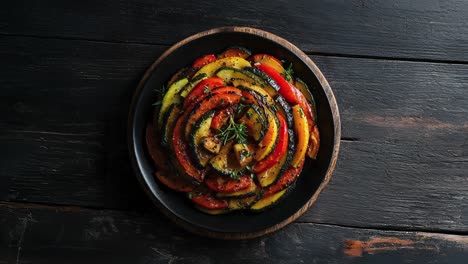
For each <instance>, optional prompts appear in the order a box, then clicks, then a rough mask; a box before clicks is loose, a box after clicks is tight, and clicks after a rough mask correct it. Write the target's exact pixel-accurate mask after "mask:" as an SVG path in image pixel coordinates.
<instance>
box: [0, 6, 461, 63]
mask: <svg viewBox="0 0 468 264" xmlns="http://www.w3.org/2000/svg"><path fill="white" fill-rule="evenodd" d="M221 10H222V12H221ZM467 12H468V4H467V3H466V1H463V0H443V1H439V0H429V1H406V0H398V1H390V2H389V1H385V0H377V1H343V0H327V1H306V0H302V1H294V2H288V3H287V4H286V3H284V2H281V1H277V2H272V1H260V2H259V1H221V2H219V1H218V2H213V1H207V0H200V1H196V2H191V1H169V2H168V1H152V0H129V1H118V2H115V1H111V0H108V1H99V2H92V1H90V2H76V3H64V2H63V1H47V2H46V3H43V2H37V1H27V0H26V1H25V0H22V1H10V2H8V3H5V5H3V7H2V9H0V33H1V34H7V35H30V36H31V35H32V36H44V37H59V38H75V39H76V38H79V39H94V40H105V41H117V42H139V43H153V44H173V43H175V42H176V41H179V40H181V39H182V38H184V37H187V36H189V35H191V34H194V33H196V32H199V31H203V30H207V29H210V28H213V27H220V26H251V27H256V28H259V29H264V30H267V31H271V32H272V33H275V34H278V35H280V36H282V37H285V38H287V39H289V40H290V41H292V42H293V43H295V44H297V45H298V46H299V47H300V48H301V49H304V50H307V51H309V52H318V53H333V54H337V53H338V54H354V55H365V56H384V57H398V58H418V59H429V60H452V61H465V62H466V61H468V53H467V52H466V50H468V42H467V41H466V39H468V27H467V26H466V13H467Z"/></svg>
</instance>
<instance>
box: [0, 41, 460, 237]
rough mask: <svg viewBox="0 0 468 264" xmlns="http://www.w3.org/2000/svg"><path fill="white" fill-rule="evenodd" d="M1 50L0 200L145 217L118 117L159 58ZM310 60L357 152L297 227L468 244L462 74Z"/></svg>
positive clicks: (130, 49)
mask: <svg viewBox="0 0 468 264" xmlns="http://www.w3.org/2000/svg"><path fill="white" fill-rule="evenodd" d="M0 47H1V48H0V53H1V56H2V58H6V59H5V61H6V62H7V63H5V66H4V67H3V71H1V72H0V87H2V96H1V97H0V109H1V110H2V111H1V114H0V126H1V127H2V129H1V130H0V146H1V147H2V148H3V149H6V150H7V151H6V152H3V153H4V154H3V155H2V159H0V162H1V170H0V181H1V182H0V183H1V184H0V194H1V195H2V197H1V200H5V201H29V202H42V203H58V204H72V205H81V206H94V207H108V208H122V209H126V208H127V209H128V208H134V207H145V206H151V205H150V204H149V203H148V202H147V199H146V198H145V197H144V196H143V194H142V193H141V191H140V189H139V187H138V186H137V183H136V179H135V178H134V177H133V175H132V173H131V171H130V164H129V161H128V157H127V148H126V138H125V127H126V125H125V123H126V114H127V113H126V110H127V107H128V104H129V102H130V96H131V94H132V92H133V89H134V87H135V86H136V84H137V82H138V80H139V79H140V78H141V76H142V74H143V72H144V70H145V69H146V68H147V67H148V66H149V65H150V64H151V62H152V61H153V60H154V58H155V57H157V56H158V55H159V54H160V53H161V52H162V51H163V50H164V49H166V48H167V47H160V46H149V45H137V44H110V43H102V42H89V41H78V40H77V41H70V40H48V39H37V38H24V37H2V39H1V41H0ZM50 47H54V48H53V49H51V48H50ZM313 59H314V61H315V62H316V63H317V65H318V66H319V67H320V69H321V70H322V71H323V72H324V74H325V76H326V77H327V79H328V80H329V81H330V83H331V85H332V87H333V89H334V92H335V95H336V97H337V100H338V105H339V107H340V110H341V114H342V115H341V118H342V122H343V123H342V124H343V125H342V128H343V129H342V131H343V138H345V139H352V140H355V139H356V140H357V141H347V142H342V147H341V151H340V152H341V153H340V155H341V156H340V159H339V161H338V164H337V169H336V170H335V173H334V176H333V177H332V180H331V181H330V184H329V185H328V187H327V188H326V189H325V191H324V192H323V193H322V195H321V196H320V197H319V199H318V202H317V203H316V204H315V205H314V207H313V208H312V210H310V211H309V212H308V213H307V214H306V215H305V216H304V217H303V218H301V219H300V221H306V222H321V223H332V224H333V223H335V224H341V225H351V226H363V227H382V226H385V227H394V228H405V229H416V228H417V229H421V230H441V231H444V230H445V231H451V232H467V231H468V223H467V219H468V209H467V207H466V199H467V195H468V191H467V187H466V179H467V175H466V171H467V161H466V159H467V158H466V157H467V154H468V150H467V146H468V140H467V127H466V124H467V122H468V120H467V117H468V105H467V104H466V103H465V102H466V99H465V98H466V97H467V92H468V90H466V87H467V76H468V66H465V65H450V64H432V63H416V62H396V61H386V60H372V59H355V58H336V57H322V56H314V57H313ZM94 98H96V100H95V101H93V100H94Z"/></svg>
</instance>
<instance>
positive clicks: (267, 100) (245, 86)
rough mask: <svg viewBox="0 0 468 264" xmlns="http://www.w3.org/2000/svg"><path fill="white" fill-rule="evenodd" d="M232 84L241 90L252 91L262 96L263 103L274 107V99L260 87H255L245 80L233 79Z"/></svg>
mask: <svg viewBox="0 0 468 264" xmlns="http://www.w3.org/2000/svg"><path fill="white" fill-rule="evenodd" d="M232 84H233V85H234V86H236V87H237V88H239V89H241V90H251V91H253V92H255V93H257V94H258V95H260V99H261V102H262V103H264V104H268V105H274V104H275V101H273V98H272V97H271V96H270V95H269V94H268V93H267V92H266V91H265V90H263V89H262V88H261V87H260V86H257V85H253V84H251V83H249V82H246V81H245V80H243V79H233V80H232Z"/></svg>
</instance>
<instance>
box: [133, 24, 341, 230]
mask: <svg viewBox="0 0 468 264" xmlns="http://www.w3.org/2000/svg"><path fill="white" fill-rule="evenodd" d="M230 46H242V47H245V48H247V49H249V50H251V51H252V52H253V53H269V54H272V55H274V56H276V57H277V58H280V59H284V60H286V61H288V62H292V63H293V65H294V67H293V68H294V72H295V75H296V76H298V77H300V78H301V79H302V80H304V81H305V82H306V83H307V84H308V85H309V88H310V90H311V92H312V94H313V96H314V98H315V101H316V108H317V114H318V117H317V123H318V126H319V131H320V135H321V144H320V150H319V153H318V158H317V160H316V161H314V162H308V163H307V164H306V166H304V169H303V171H302V174H301V176H300V177H299V179H298V181H297V182H296V187H295V188H294V189H293V191H291V192H290V194H289V195H288V196H287V197H286V198H285V199H283V200H282V201H281V202H279V203H278V204H277V205H276V206H274V207H273V208H271V209H268V210H265V211H264V212H262V213H258V214H251V213H231V214H226V215H216V216H212V215H207V214H205V213H202V212H200V211H198V210H197V209H195V208H194V206H193V205H192V204H191V203H190V202H189V201H188V200H187V198H186V197H185V196H184V195H183V194H181V193H177V192H175V191H172V190H169V189H167V188H166V187H165V186H163V185H162V184H160V183H159V182H158V181H157V180H156V179H155V177H154V171H155V166H154V165H153V162H152V160H151V158H150V157H149V154H148V153H147V150H146V144H145V136H144V135H145V127H146V124H147V122H148V120H150V118H151V115H152V111H153V106H152V105H151V104H152V103H153V102H154V101H155V97H156V94H155V92H154V90H155V89H157V88H160V87H162V86H163V85H164V84H165V83H166V82H167V81H168V80H169V78H170V77H171V76H172V75H173V74H174V73H175V72H176V71H177V70H179V69H180V68H182V67H184V66H187V65H189V64H190V63H191V62H193V61H194V60H195V59H196V58H198V57H200V56H201V55H204V54H210V53H214V54H216V53H220V52H221V51H223V50H224V49H226V48H227V47H230ZM340 134H341V130H340V118H339V112H338V107H337V105H336V101H335V98H334V95H333V92H332V90H331V88H330V86H329V84H328V82H327V81H326V80H325V78H324V76H323V75H322V73H321V72H320V70H319V69H318V68H317V66H316V65H315V64H314V63H313V62H312V60H311V59H310V58H309V57H308V56H307V55H305V54H304V53H303V52H302V51H300V50H299V49H298V48H297V47H295V46H294V45H292V44H291V43H289V42H288V41H286V40H284V39H282V38H280V37H278V36H276V35H273V34H271V33H268V32H265V31H261V30H257V29H253V28H245V27H224V28H216V29H212V30H209V31H205V32H201V33H198V34H195V35H193V36H191V37H189V38H187V39H184V40H182V41H180V42H179V43H177V44H175V45H174V46H172V47H171V48H170V49H168V50H167V51H166V52H165V53H164V54H162V55H161V57H159V58H158V59H157V60H156V61H155V62H154V63H153V65H151V67H150V68H149V69H148V71H147V72H146V73H145V75H144V77H143V79H142V80H141V82H140V83H139V86H138V88H137V90H136V91H135V94H134V97H133V100H132V104H131V107H130V113H129V123H128V144H129V150H130V157H131V161H132V165H133V168H134V170H135V173H136V175H137V177H138V179H139V181H140V183H141V184H142V186H143V188H144V190H145V191H146V193H147V194H148V195H149V196H150V197H151V198H152V200H153V201H154V202H155V204H156V205H157V206H158V207H159V208H160V209H161V210H162V212H163V213H164V214H166V215H167V216H168V217H170V218H171V219H172V220H174V221H175V222H176V223H178V224H179V225H181V226H182V227H184V228H186V229H188V230H190V231H192V232H195V233H198V234H202V235H207V236H211V237H217V238H225V239H240V238H252V237H257V236H260V235H264V234H267V233H270V232H272V231H275V230H278V229H279V228H282V227H284V226H285V225H287V224H289V223H290V222H292V221H294V220H295V219H297V218H298V217H299V216H301V215H302V214H303V213H304V212H305V211H307V210H308V209H309V208H310V206H311V205H312V204H313V203H314V202H315V200H316V199H317V197H318V195H319V193H320V192H321V191H322V189H323V188H324V187H325V185H326V184H327V183H328V181H329V179H330V177H331V174H332V171H333V169H334V167H335V164H336V159H337V156H338V150H339V145H340Z"/></svg>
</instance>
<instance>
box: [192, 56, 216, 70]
mask: <svg viewBox="0 0 468 264" xmlns="http://www.w3.org/2000/svg"><path fill="white" fill-rule="evenodd" d="M213 61H216V56H215V55H214V54H208V55H205V56H202V57H200V58H198V59H196V60H195V62H193V64H192V67H194V68H201V67H203V66H205V65H207V64H208V63H212V62H213Z"/></svg>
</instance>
